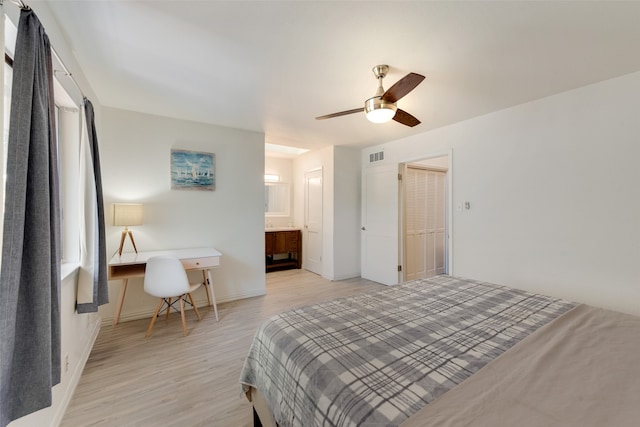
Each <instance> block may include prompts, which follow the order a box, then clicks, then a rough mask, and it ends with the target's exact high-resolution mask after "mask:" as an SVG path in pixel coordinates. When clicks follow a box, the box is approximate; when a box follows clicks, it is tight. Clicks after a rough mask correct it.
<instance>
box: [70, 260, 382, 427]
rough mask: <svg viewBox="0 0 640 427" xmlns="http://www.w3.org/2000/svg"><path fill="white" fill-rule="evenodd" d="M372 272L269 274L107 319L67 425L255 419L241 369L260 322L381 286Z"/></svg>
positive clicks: (242, 422)
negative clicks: (123, 318)
mask: <svg viewBox="0 0 640 427" xmlns="http://www.w3.org/2000/svg"><path fill="white" fill-rule="evenodd" d="M382 287H383V286H382V285H379V284H377V283H374V282H371V281H368V280H364V279H359V278H358V279H349V280H343V281H335V282H331V281H329V280H325V279H323V278H321V277H320V276H318V275H316V274H313V273H310V272H308V271H305V270H286V271H278V272H271V273H268V274H267V295H266V296H263V297H255V298H249V299H244V300H239V301H233V302H229V303H225V304H219V306H218V310H219V314H220V321H219V322H216V320H215V317H214V314H213V309H211V308H210V307H203V308H201V309H200V313H201V314H202V321H200V322H198V320H197V319H196V317H195V314H194V313H193V312H192V311H189V312H188V313H187V328H188V330H189V335H188V336H186V337H184V336H183V335H182V327H181V325H180V315H179V314H178V313H173V314H172V315H171V317H170V318H169V321H165V320H164V318H162V317H161V318H160V319H158V321H157V322H156V325H155V326H154V328H153V332H152V335H151V337H149V338H145V337H144V334H145V331H146V328H147V326H148V324H149V320H148V319H147V320H136V321H131V322H125V323H120V324H119V325H117V326H115V327H114V326H103V327H102V329H101V331H100V333H99V335H98V338H97V340H96V343H95V345H94V348H93V350H92V352H91V355H90V356H89V360H88V361H87V365H86V367H85V369H84V372H83V374H82V378H81V379H80V383H79V384H78V387H77V389H76V391H75V394H74V396H73V398H72V400H71V403H70V404H69V407H68V408H67V412H66V414H65V416H64V418H63V421H62V424H61V426H62V427H79V426H82V427H85V426H155V425H164V426H189V427H195V426H224V427H227V426H228V427H248V426H251V425H253V421H252V413H251V404H250V403H249V402H248V401H247V400H246V398H245V397H244V396H243V395H242V393H241V391H240V383H239V381H238V380H239V377H240V370H241V369H242V365H243V363H244V358H245V356H246V353H247V351H248V349H249V346H250V344H251V340H252V338H253V335H254V333H255V331H256V329H257V328H258V326H259V325H260V324H261V323H262V322H263V321H264V320H265V319H267V318H269V317H271V316H272V315H274V314H277V313H280V312H283V311H286V310H289V309H291V308H295V307H300V306H302V305H307V304H313V303H316V302H321V301H326V300H329V299H333V298H339V297H344V296H349V295H354V294H358V293H364V292H369V291H375V290H378V289H381V288H382Z"/></svg>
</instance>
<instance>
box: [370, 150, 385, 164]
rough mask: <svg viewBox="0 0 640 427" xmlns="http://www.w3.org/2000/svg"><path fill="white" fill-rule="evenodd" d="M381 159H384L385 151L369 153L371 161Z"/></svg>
mask: <svg viewBox="0 0 640 427" xmlns="http://www.w3.org/2000/svg"><path fill="white" fill-rule="evenodd" d="M381 160H384V151H378V152H377V153H371V154H369V163H373V162H379V161H381Z"/></svg>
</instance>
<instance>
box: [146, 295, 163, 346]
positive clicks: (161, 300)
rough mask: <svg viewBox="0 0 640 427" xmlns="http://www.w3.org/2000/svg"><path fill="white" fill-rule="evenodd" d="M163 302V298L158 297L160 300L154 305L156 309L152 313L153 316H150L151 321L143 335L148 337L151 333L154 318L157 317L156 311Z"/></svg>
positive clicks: (154, 321)
mask: <svg viewBox="0 0 640 427" xmlns="http://www.w3.org/2000/svg"><path fill="white" fill-rule="evenodd" d="M163 302H164V299H162V298H160V302H159V303H158V306H157V307H156V311H155V312H154V313H153V317H152V318H151V323H150V324H149V328H148V329H147V334H146V335H145V337H148V336H149V335H151V329H153V325H154V324H155V323H156V318H157V317H158V312H159V311H160V307H162V303H163Z"/></svg>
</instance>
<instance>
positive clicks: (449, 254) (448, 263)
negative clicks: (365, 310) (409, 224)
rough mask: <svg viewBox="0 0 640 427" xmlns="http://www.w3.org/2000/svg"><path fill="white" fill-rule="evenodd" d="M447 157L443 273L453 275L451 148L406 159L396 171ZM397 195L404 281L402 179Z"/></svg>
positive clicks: (403, 195) (399, 244)
mask: <svg viewBox="0 0 640 427" xmlns="http://www.w3.org/2000/svg"><path fill="white" fill-rule="evenodd" d="M445 156H446V157H447V161H448V165H447V172H446V197H447V200H446V201H445V205H446V210H447V212H446V225H445V229H446V232H445V233H446V237H445V245H446V250H445V257H446V260H445V274H448V275H453V271H454V270H453V238H452V236H453V150H448V151H447V152H444V153H438V154H430V155H428V156H425V157H420V158H416V159H413V160H406V161H403V162H400V163H398V171H400V172H399V173H404V171H405V169H406V166H407V165H409V164H412V163H417V162H421V161H424V160H429V159H435V158H438V157H445ZM403 178H404V176H403ZM399 192H400V194H399V197H398V262H399V263H400V265H402V272H401V273H400V276H401V277H400V281H401V282H404V281H405V280H406V269H405V268H404V267H405V253H404V252H405V251H404V247H405V246H404V245H405V235H404V234H405V233H404V228H405V218H404V214H405V213H404V200H405V181H404V179H403V180H401V181H400V189H399Z"/></svg>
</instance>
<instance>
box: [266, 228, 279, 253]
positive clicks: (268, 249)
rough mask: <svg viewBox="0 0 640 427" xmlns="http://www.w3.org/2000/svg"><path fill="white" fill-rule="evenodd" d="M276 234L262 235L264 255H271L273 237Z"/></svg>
mask: <svg viewBox="0 0 640 427" xmlns="http://www.w3.org/2000/svg"><path fill="white" fill-rule="evenodd" d="M274 234H276V233H269V232H267V233H264V251H265V254H266V255H273V254H274V253H275V252H273V237H274Z"/></svg>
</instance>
